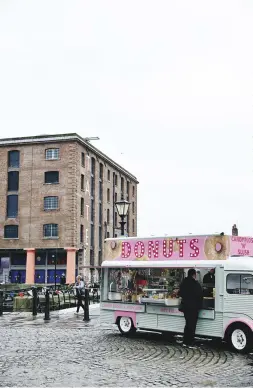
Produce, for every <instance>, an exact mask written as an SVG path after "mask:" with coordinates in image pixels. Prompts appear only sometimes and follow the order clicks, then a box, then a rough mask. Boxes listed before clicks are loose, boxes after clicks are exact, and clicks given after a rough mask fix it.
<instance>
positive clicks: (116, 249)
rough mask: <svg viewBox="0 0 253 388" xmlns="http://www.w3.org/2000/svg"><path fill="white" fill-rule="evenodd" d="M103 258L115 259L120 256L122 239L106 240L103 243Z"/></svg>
mask: <svg viewBox="0 0 253 388" xmlns="http://www.w3.org/2000/svg"><path fill="white" fill-rule="evenodd" d="M105 245H106V247H105V259H106V260H115V259H117V258H118V259H120V258H121V253H122V241H108V242H107V244H105Z"/></svg>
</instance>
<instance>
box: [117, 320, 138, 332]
mask: <svg viewBox="0 0 253 388" xmlns="http://www.w3.org/2000/svg"><path fill="white" fill-rule="evenodd" d="M118 328H119V331H120V332H121V334H123V335H129V334H132V333H135V332H136V328H135V327H134V325H133V321H132V319H131V318H129V317H120V318H119V319H118Z"/></svg>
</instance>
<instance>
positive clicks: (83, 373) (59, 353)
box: [0, 306, 253, 387]
mask: <svg viewBox="0 0 253 388" xmlns="http://www.w3.org/2000/svg"><path fill="white" fill-rule="evenodd" d="M90 315H91V320H90V322H89V323H85V322H83V320H82V316H78V317H77V316H74V315H73V311H68V312H65V313H64V314H60V315H59V314H58V313H54V314H52V316H51V320H50V321H49V323H45V322H44V321H43V317H40V316H38V317H37V318H36V319H35V320H33V319H32V318H31V316H30V315H29V317H27V316H23V315H20V314H17V315H15V314H12V315H8V314H5V315H4V316H3V317H1V318H0V335H1V354H0V371H1V372H0V373H1V378H0V386H2V387H4V386H8V387H12V386H26V387H31V386H35V387H41V386H48V387H60V386H61V387H66V386H77V387H80V386H111V387H119V386H123V387H140V386H175V387H190V386H205V387H208V386H224V387H225V386H226V387H227V386H233V387H235V386H241V387H242V386H243V387H246V386H253V367H252V366H253V359H252V356H251V355H244V356H243V355H237V354H235V353H232V352H230V351H229V350H228V349H227V348H226V347H225V345H221V344H220V345H218V344H217V343H216V344H215V343H214V342H212V341H201V344H202V345H201V346H200V348H198V349H196V350H191V349H188V350H187V349H184V348H182V347H181V346H180V345H179V344H177V342H176V339H175V338H173V339H168V338H165V337H164V336H162V335H159V334H149V333H138V334H136V335H135V336H134V337H132V338H124V337H122V336H121V335H120V334H119V332H118V330H117V328H114V327H100V325H99V308H98V306H92V307H91V311H90Z"/></svg>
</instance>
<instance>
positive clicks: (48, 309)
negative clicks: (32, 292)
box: [44, 290, 50, 321]
mask: <svg viewBox="0 0 253 388" xmlns="http://www.w3.org/2000/svg"><path fill="white" fill-rule="evenodd" d="M45 302H46V303H45V318H44V321H50V313H49V312H50V301H49V290H46V300H45Z"/></svg>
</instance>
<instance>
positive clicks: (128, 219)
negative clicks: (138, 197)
mask: <svg viewBox="0 0 253 388" xmlns="http://www.w3.org/2000/svg"><path fill="white" fill-rule="evenodd" d="M129 229H130V217H129V213H128V215H127V233H128V234H129Z"/></svg>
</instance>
